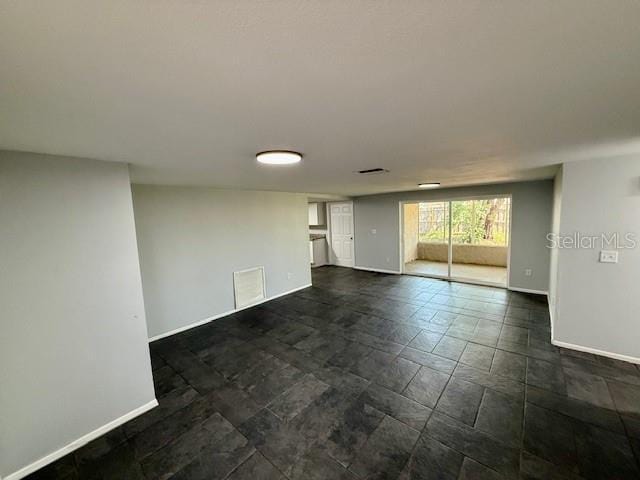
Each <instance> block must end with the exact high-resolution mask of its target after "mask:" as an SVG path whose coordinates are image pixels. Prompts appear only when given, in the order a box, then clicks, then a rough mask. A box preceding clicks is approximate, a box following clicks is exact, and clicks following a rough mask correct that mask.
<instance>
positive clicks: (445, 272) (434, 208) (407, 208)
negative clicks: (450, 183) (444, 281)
mask: <svg viewBox="0 0 640 480" xmlns="http://www.w3.org/2000/svg"><path fill="white" fill-rule="evenodd" d="M449 203H450V202H422V203H407V204H405V205H404V225H405V227H404V261H405V271H406V272H407V273H413V274H416V275H429V276H432V277H438V278H448V277H449V275H450V271H449Z"/></svg>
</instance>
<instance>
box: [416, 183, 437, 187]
mask: <svg viewBox="0 0 640 480" xmlns="http://www.w3.org/2000/svg"><path fill="white" fill-rule="evenodd" d="M439 186H440V182H428V183H419V184H418V188H438V187H439Z"/></svg>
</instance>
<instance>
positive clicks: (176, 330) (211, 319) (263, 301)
mask: <svg viewBox="0 0 640 480" xmlns="http://www.w3.org/2000/svg"><path fill="white" fill-rule="evenodd" d="M310 286H311V284H310V283H309V284H307V285H303V286H301V287H296V288H294V289H292V290H288V291H286V292H282V293H279V294H277V295H274V296H272V297H269V298H265V299H264V300H260V301H259V302H256V303H252V304H251V305H246V306H244V307H242V308H234V309H233V310H228V311H226V312H222V313H219V314H217V315H213V316H212V317H208V318H205V319H204V320H199V321H197V322H194V323H190V324H189V325H185V326H184V327H180V328H176V329H175V330H170V331H168V332H165V333H161V334H159V335H155V336H153V337H151V338H150V339H149V343H151V342H155V341H156V340H160V339H161V338H165V337H170V336H171V335H175V334H176V333H181V332H184V331H187V330H191V329H192V328H195V327H199V326H200V325H204V324H205V323H209V322H212V321H213V320H217V319H219V318H222V317H226V316H227V315H231V314H232V313H236V312H240V311H242V310H246V309H247V308H251V307H255V306H257V305H261V304H263V303H266V302H268V301H270V300H275V299H276V298H280V297H284V296H285V295H289V294H290V293H294V292H297V291H299V290H304V289H305V288H309V287H310Z"/></svg>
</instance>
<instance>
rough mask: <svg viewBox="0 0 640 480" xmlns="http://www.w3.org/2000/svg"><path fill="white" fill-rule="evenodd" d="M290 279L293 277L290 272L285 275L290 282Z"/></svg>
mask: <svg viewBox="0 0 640 480" xmlns="http://www.w3.org/2000/svg"><path fill="white" fill-rule="evenodd" d="M291 277H293V273H291V272H289V273H287V280H291Z"/></svg>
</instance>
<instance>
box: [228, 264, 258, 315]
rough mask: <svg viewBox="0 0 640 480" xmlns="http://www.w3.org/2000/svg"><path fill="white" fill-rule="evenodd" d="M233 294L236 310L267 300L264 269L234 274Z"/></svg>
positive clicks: (252, 269) (251, 269)
mask: <svg viewBox="0 0 640 480" xmlns="http://www.w3.org/2000/svg"><path fill="white" fill-rule="evenodd" d="M233 294H234V296H235V300H236V308H243V307H248V306H249V305H253V304H254V303H258V302H260V301H262V300H264V299H265V298H266V293H265V282H264V267H255V268H249V269H247V270H241V271H239V272H233Z"/></svg>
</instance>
